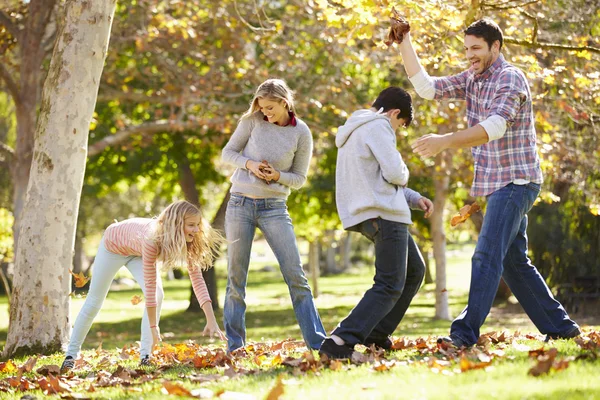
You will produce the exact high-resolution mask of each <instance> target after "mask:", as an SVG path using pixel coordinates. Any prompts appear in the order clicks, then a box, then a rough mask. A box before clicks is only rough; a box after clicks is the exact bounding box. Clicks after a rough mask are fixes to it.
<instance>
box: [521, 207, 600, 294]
mask: <svg viewBox="0 0 600 400" xmlns="http://www.w3.org/2000/svg"><path fill="white" fill-rule="evenodd" d="M528 233H529V248H530V249H531V252H532V253H533V261H534V264H535V266H536V267H537V268H538V269H539V271H540V272H541V274H542V275H543V276H544V277H546V278H547V280H548V281H549V283H550V284H551V285H558V284H561V283H571V282H572V281H573V279H574V278H576V277H578V276H600V261H599V260H600V216H595V215H593V214H591V213H590V212H589V209H588V208H587V207H586V206H583V205H578V204H576V203H575V202H573V201H563V202H561V203H546V202H540V204H538V205H537V206H536V207H534V208H533V209H532V211H531V212H530V213H529V229H528Z"/></svg>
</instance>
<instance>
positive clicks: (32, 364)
mask: <svg viewBox="0 0 600 400" xmlns="http://www.w3.org/2000/svg"><path fill="white" fill-rule="evenodd" d="M36 363H37V357H31V358H30V359H29V360H27V361H25V364H23V365H21V367H20V368H19V370H20V371H21V372H31V371H32V370H33V367H35V364H36Z"/></svg>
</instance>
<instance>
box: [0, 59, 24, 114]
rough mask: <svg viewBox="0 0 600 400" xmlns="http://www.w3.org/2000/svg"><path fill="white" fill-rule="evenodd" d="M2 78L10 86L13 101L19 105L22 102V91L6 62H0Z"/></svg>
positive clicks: (0, 76)
mask: <svg viewBox="0 0 600 400" xmlns="http://www.w3.org/2000/svg"><path fill="white" fill-rule="evenodd" d="M0 78H2V79H4V82H5V83H6V87H7V88H8V91H9V92H10V95H11V96H12V98H13V101H14V102H15V104H17V105H19V104H20V103H21V93H20V92H19V87H18V86H17V83H16V82H15V80H14V79H13V77H12V76H11V74H10V71H9V70H8V69H7V68H6V64H4V63H0Z"/></svg>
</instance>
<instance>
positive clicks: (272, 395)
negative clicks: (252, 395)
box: [265, 376, 285, 400]
mask: <svg viewBox="0 0 600 400" xmlns="http://www.w3.org/2000/svg"><path fill="white" fill-rule="evenodd" d="M283 392H285V385H284V384H283V382H282V380H281V376H279V378H277V383H275V386H273V389H271V391H269V394H267V397H266V398H265V400H279V398H280V397H281V396H283Z"/></svg>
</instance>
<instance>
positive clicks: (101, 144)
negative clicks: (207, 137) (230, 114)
mask: <svg viewBox="0 0 600 400" xmlns="http://www.w3.org/2000/svg"><path fill="white" fill-rule="evenodd" d="M219 122H222V121H221V120H218V119H211V120H210V121H205V120H189V121H172V120H160V121H155V122H148V123H144V124H140V125H136V126H131V127H128V128H125V129H122V130H120V131H119V132H117V133H115V134H114V135H110V136H107V137H105V138H103V139H102V140H100V141H98V142H96V143H94V144H92V145H90V146H88V157H93V156H95V155H97V154H100V153H101V152H102V151H103V150H104V149H105V148H107V147H110V146H116V145H119V144H121V143H123V142H125V141H126V140H127V139H129V137H131V136H132V135H135V134H142V135H151V134H155V133H162V132H176V131H183V130H186V129H193V128H199V127H202V126H205V125H214V124H217V123H219Z"/></svg>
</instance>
